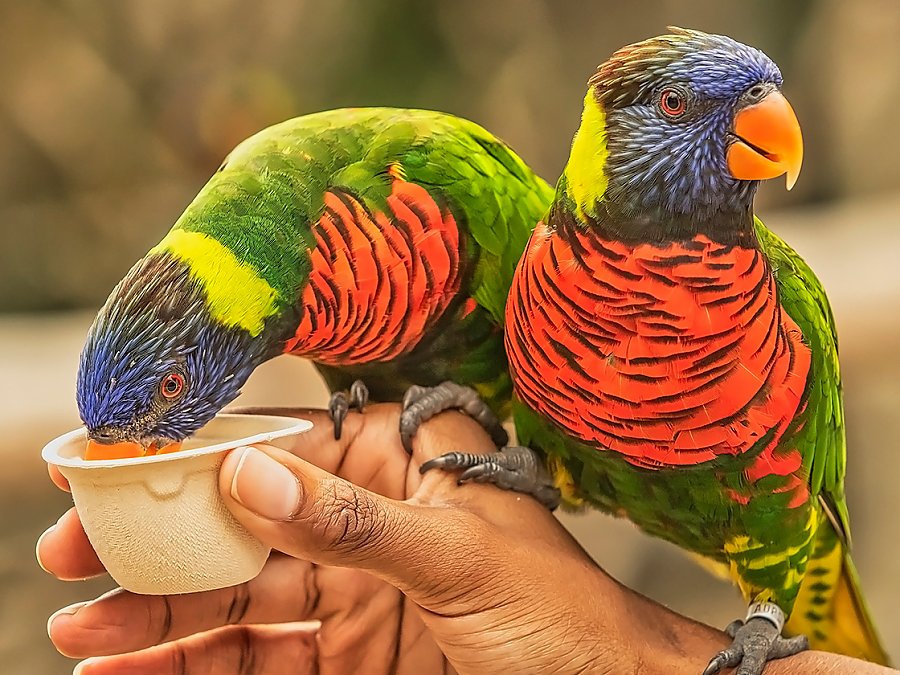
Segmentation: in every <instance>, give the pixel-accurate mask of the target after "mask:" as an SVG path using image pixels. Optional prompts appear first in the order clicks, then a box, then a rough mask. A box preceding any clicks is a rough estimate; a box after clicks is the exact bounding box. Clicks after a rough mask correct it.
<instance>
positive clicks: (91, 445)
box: [84, 440, 181, 460]
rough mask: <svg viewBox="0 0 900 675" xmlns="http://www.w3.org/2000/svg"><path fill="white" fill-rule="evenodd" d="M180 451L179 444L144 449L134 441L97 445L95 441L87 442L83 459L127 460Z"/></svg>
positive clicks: (152, 446) (153, 445) (154, 445)
mask: <svg viewBox="0 0 900 675" xmlns="http://www.w3.org/2000/svg"><path fill="white" fill-rule="evenodd" d="M179 450H181V443H180V442H178V443H169V444H168V445H164V446H162V447H159V446H157V445H156V444H155V443H154V444H152V445H151V446H150V447H149V448H145V447H144V446H142V445H141V444H140V443H135V442H134V441H120V442H119V443H108V444H103V443H98V442H97V441H95V440H89V441H88V442H87V446H86V447H85V450H84V458H85V459H88V460H91V459H129V458H132V457H146V456H149V455H162V454H165V453H169V452H178V451H179Z"/></svg>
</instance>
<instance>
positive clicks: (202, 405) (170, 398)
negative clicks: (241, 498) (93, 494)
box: [77, 254, 268, 447]
mask: <svg viewBox="0 0 900 675" xmlns="http://www.w3.org/2000/svg"><path fill="white" fill-rule="evenodd" d="M264 352H265V340H264V338H263V337H262V336H260V337H258V338H252V337H251V336H250V335H249V333H247V332H246V331H244V330H242V329H239V328H229V327H226V326H221V325H218V324H216V323H215V322H214V321H212V320H211V319H210V316H209V313H208V311H207V309H206V302H205V297H204V294H203V290H202V288H201V287H200V285H199V284H198V283H197V282H196V281H195V280H194V279H193V278H192V277H191V275H190V272H189V269H188V267H187V266H186V265H185V264H184V263H182V262H180V261H178V260H176V259H174V258H172V257H170V256H169V255H168V254H154V255H150V256H148V257H146V258H144V259H142V260H141V261H140V262H138V263H137V264H136V265H135V266H134V267H133V268H132V269H131V271H130V272H129V273H128V275H126V277H125V278H124V279H123V280H122V281H121V282H120V283H119V284H118V286H116V288H115V289H114V290H113V292H112V294H111V295H110V297H109V299H108V300H107V302H106V304H105V305H104V306H103V308H102V309H101V310H100V312H99V314H98V315H97V318H96V320H95V321H94V324H93V326H91V329H90V332H89V334H88V339H87V342H86V344H85V347H84V350H83V352H82V354H81V363H80V367H79V371H78V384H77V400H78V409H79V411H80V413H81V419H82V421H83V422H84V424H85V426H86V427H87V429H88V433H89V435H90V437H91V438H93V439H94V440H97V441H100V442H118V441H126V440H127V441H136V442H139V443H141V444H143V445H144V446H145V447H146V446H149V445H150V444H151V443H160V444H161V443H166V442H170V441H179V440H182V439H184V438H186V437H187V436H189V435H190V434H191V433H193V432H194V431H196V430H197V429H198V428H200V427H201V426H203V424H205V423H206V422H208V421H209V420H210V419H212V417H213V416H215V414H216V413H217V412H218V411H219V410H220V409H221V408H222V407H223V406H225V405H227V404H228V403H229V402H231V401H232V400H233V399H234V398H235V397H236V396H237V395H238V394H239V393H240V388H241V386H243V384H244V382H245V381H246V380H247V378H248V377H249V375H250V373H251V372H252V371H253V370H254V368H256V366H257V365H258V364H259V363H260V362H262V361H263V360H265V358H267V356H268V355H267V354H265V353H264Z"/></svg>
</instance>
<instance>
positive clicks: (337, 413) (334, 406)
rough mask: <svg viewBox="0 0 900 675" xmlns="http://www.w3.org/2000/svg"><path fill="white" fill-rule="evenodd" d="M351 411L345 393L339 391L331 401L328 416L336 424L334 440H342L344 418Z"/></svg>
mask: <svg viewBox="0 0 900 675" xmlns="http://www.w3.org/2000/svg"><path fill="white" fill-rule="evenodd" d="M348 410H349V404H348V403H347V396H346V394H344V392H342V391H339V392H336V393H334V394H332V395H331V400H330V401H329V402H328V415H329V416H330V417H331V421H332V423H333V424H334V440H336V441H339V440H341V432H342V431H343V429H344V418H345V417H346V416H347V411H348Z"/></svg>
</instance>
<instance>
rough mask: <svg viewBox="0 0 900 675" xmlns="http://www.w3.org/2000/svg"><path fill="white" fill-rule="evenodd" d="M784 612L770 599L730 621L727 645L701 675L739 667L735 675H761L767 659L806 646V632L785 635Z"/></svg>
mask: <svg viewBox="0 0 900 675" xmlns="http://www.w3.org/2000/svg"><path fill="white" fill-rule="evenodd" d="M784 620H785V616H784V612H782V611H781V608H780V607H778V605H775V604H772V603H771V602H754V603H752V604H751V605H750V608H749V609H748V611H747V618H746V619H745V620H744V621H741V620H737V621H733V622H732V623H730V624H729V625H728V627H727V628H726V629H725V632H726V633H728V635H729V637H731V638H732V643H731V646H730V647H727V648H726V649H723V650H722V651H720V652H719V653H718V654H716V655H715V656H714V657H713V658H712V660H711V661H710V662H709V665H708V666H706V670H704V671H703V675H715V674H716V673H719V672H721V671H722V670H724V669H726V668H734V667H735V666H738V669H737V670H736V671H735V675H761V673H762V672H763V669H764V668H765V667H766V663H767V662H768V661H772V660H773V659H782V658H784V657H785V656H791V655H793V654H797V653H798V652H802V651H805V650H807V649H809V640H808V639H807V638H806V636H805V635H798V636H797V637H792V638H784V637H782V636H781V631H782V629H783V628H784Z"/></svg>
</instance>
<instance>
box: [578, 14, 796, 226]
mask: <svg viewBox="0 0 900 675" xmlns="http://www.w3.org/2000/svg"><path fill="white" fill-rule="evenodd" d="M670 30H672V33H671V34H669V35H663V36H660V37H656V38H652V39H649V40H645V41H643V42H639V43H636V44H633V45H629V46H627V47H623V48H622V49H620V50H619V51H617V52H616V53H615V54H613V56H612V57H611V58H610V59H609V60H608V61H606V62H605V63H604V64H603V65H601V66H600V68H599V69H598V71H597V73H596V74H595V75H594V76H593V77H592V78H591V80H590V83H589V84H590V89H589V91H588V94H587V97H586V99H585V112H584V116H583V118H582V124H581V127H580V128H579V131H578V134H577V135H576V137H575V141H574V143H573V148H572V156H571V158H570V161H569V165H568V166H567V168H566V174H565V176H564V179H563V180H564V182H563V186H564V187H565V189H566V190H567V192H568V194H569V197H570V199H571V200H572V201H574V202H575V204H576V208H577V209H578V210H579V212H582V213H585V214H587V215H590V216H594V217H602V213H603V212H604V211H605V210H606V209H608V208H612V209H615V210H616V211H617V216H618V217H620V218H621V217H622V216H626V217H628V218H637V217H640V216H646V217H648V218H653V219H656V220H659V219H660V218H663V219H664V218H666V217H669V218H678V217H687V218H693V219H697V220H700V221H703V220H706V219H713V218H716V217H717V214H721V213H729V212H735V211H745V212H747V213H749V212H750V209H751V204H752V199H753V195H754V193H755V190H756V187H757V185H758V181H759V180H762V179H766V178H773V177H776V176H780V175H782V174H787V181H788V187H789V188H790V187H791V186H792V185H793V183H794V181H795V180H796V178H797V174H798V173H799V171H800V164H801V160H802V139H801V136H800V128H799V125H798V123H797V119H796V117H795V115H794V113H793V111H792V109H791V107H790V104H788V102H787V100H786V99H785V98H784V97H783V96H782V94H781V85H782V77H781V73H780V71H779V70H778V67H777V66H776V65H775V64H774V63H773V62H772V60H771V59H769V57H767V56H766V55H765V54H763V53H762V52H761V51H759V50H758V49H754V48H752V47H748V46H746V45H743V44H741V43H739V42H736V41H735V40H732V39H731V38H728V37H725V36H722V35H709V34H707V33H701V32H699V31H692V30H684V29H678V28H673V29H670Z"/></svg>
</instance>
